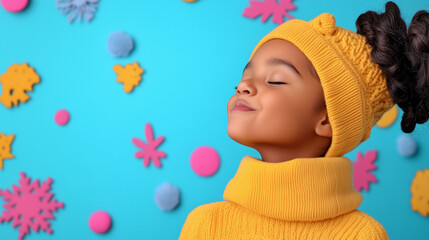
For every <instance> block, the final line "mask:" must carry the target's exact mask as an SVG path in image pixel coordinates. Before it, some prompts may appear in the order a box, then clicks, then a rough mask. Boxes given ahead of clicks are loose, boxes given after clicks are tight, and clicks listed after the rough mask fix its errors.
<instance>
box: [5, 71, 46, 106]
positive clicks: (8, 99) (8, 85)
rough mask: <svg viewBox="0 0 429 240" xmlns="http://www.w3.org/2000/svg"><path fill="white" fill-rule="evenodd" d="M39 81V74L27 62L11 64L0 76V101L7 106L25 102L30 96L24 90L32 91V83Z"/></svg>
mask: <svg viewBox="0 0 429 240" xmlns="http://www.w3.org/2000/svg"><path fill="white" fill-rule="evenodd" d="M39 82H40V77H39V75H37V73H36V72H35V71H34V68H32V67H30V66H28V64H27V63H23V64H22V65H19V64H16V63H15V64H12V66H10V67H9V68H8V69H7V71H6V73H3V74H2V75H1V76H0V83H1V85H2V95H0V102H1V103H2V104H3V105H4V106H5V107H8V108H11V107H13V106H16V105H18V102H23V103H24V102H27V101H28V99H30V96H28V95H27V93H26V91H29V92H31V91H33V85H34V84H36V83H39Z"/></svg>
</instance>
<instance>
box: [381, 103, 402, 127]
mask: <svg viewBox="0 0 429 240" xmlns="http://www.w3.org/2000/svg"><path fill="white" fill-rule="evenodd" d="M397 117H398V106H396V105H394V106H393V107H392V108H391V109H390V110H389V111H387V112H385V113H384V114H383V116H381V118H380V120H378V122H377V127H381V128H387V127H390V125H392V124H393V123H394V122H395V120H396V118H397Z"/></svg>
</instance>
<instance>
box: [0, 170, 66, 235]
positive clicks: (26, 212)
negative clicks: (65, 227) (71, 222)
mask: <svg viewBox="0 0 429 240" xmlns="http://www.w3.org/2000/svg"><path fill="white" fill-rule="evenodd" d="M20 176H21V179H20V180H19V184H20V185H21V186H20V187H19V186H16V185H12V189H13V193H11V192H10V191H9V190H7V189H6V190H5V191H2V190H1V189H0V196H2V197H3V199H4V200H5V201H8V202H7V203H6V204H4V205H3V207H4V209H6V211H3V213H2V216H0V223H2V222H3V221H5V222H9V221H10V220H12V219H13V222H12V227H17V226H18V225H20V226H19V229H18V231H19V232H20V234H19V236H18V239H23V238H24V237H25V235H26V234H28V233H29V231H30V229H29V227H31V228H32V229H33V230H34V231H36V232H38V231H39V228H40V229H42V230H43V231H45V232H47V233H49V234H52V232H53V231H52V229H51V228H50V227H49V226H50V223H49V222H48V221H47V220H48V219H55V217H54V215H52V212H56V211H57V209H58V208H64V203H62V202H57V200H56V199H54V200H52V201H51V199H52V197H53V194H52V193H49V191H50V190H51V184H52V179H51V178H48V179H47V180H46V181H44V182H42V185H39V180H38V179H36V180H35V181H33V182H32V183H31V182H30V178H29V177H26V176H25V173H23V172H21V173H20Z"/></svg>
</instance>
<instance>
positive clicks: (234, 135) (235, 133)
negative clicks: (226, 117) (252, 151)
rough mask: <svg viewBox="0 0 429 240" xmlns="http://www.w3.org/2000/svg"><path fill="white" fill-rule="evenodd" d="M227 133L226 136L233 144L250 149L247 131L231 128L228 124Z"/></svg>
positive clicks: (241, 128) (240, 128) (249, 137)
mask: <svg viewBox="0 0 429 240" xmlns="http://www.w3.org/2000/svg"><path fill="white" fill-rule="evenodd" d="M227 133H228V136H229V137H230V138H231V139H232V140H234V141H235V142H237V143H239V144H241V145H244V146H248V147H252V146H251V145H252V144H251V141H249V139H251V136H249V131H248V130H247V131H246V129H244V128H243V127H233V126H231V124H228V127H227Z"/></svg>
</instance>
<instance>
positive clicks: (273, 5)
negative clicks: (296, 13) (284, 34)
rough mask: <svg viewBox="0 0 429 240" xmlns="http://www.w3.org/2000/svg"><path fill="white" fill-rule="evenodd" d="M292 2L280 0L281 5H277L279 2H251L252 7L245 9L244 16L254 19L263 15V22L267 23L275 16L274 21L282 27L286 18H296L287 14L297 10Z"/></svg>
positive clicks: (269, 0) (275, 0) (274, 0)
mask: <svg viewBox="0 0 429 240" xmlns="http://www.w3.org/2000/svg"><path fill="white" fill-rule="evenodd" d="M292 1H293V0H280V3H277V0H265V1H249V3H250V7H247V8H245V9H244V12H243V16H245V17H248V18H252V19H253V18H256V17H258V16H260V15H262V17H261V22H266V21H267V19H268V18H269V17H270V16H271V15H273V18H272V21H273V22H275V23H277V24H279V25H280V24H282V23H283V22H284V19H283V17H284V16H286V17H287V18H289V19H293V18H294V17H293V16H292V15H290V14H289V13H288V12H287V11H288V10H295V9H296V7H295V5H293V4H292Z"/></svg>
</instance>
